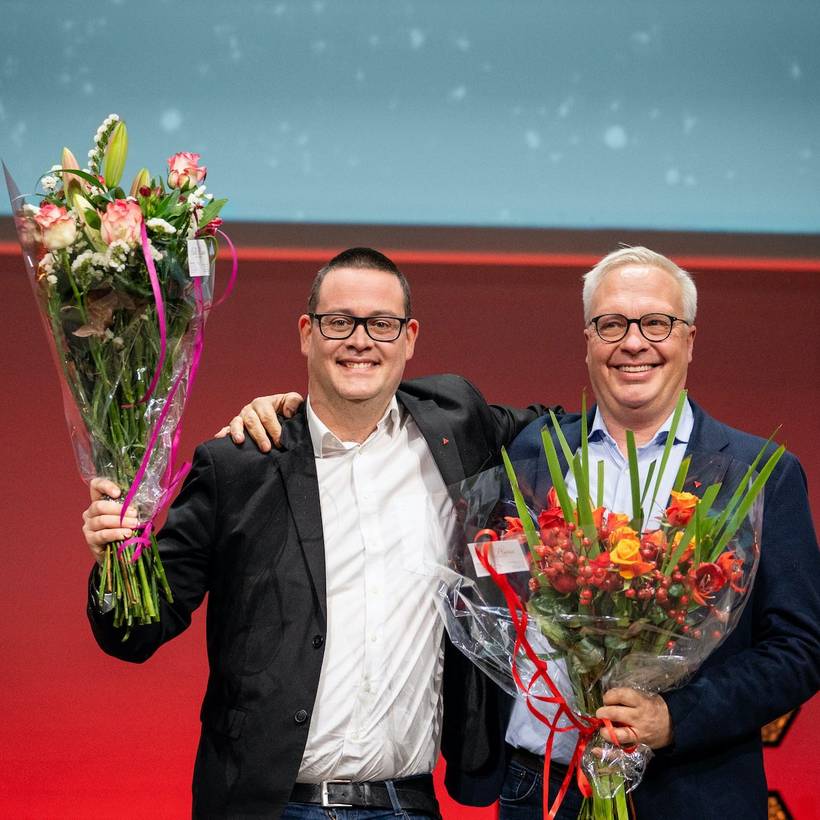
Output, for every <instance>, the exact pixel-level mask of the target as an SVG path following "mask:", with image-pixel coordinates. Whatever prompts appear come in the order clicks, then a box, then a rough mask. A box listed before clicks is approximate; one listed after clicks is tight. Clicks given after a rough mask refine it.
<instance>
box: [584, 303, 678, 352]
mask: <svg viewBox="0 0 820 820" xmlns="http://www.w3.org/2000/svg"><path fill="white" fill-rule="evenodd" d="M604 316H620V317H622V318H623V319H625V320H626V328H625V329H624V333H623V336H619V337H618V338H617V339H605V338H604V337H603V336H601V331H600V330H598V320H599V319H603V318H604ZM647 316H664V317H665V318H667V319H669V322H670V324H669V333H667V334H666V336H664V337H663V338H662V339H650V338H649V336H647V335H646V334H645V333H644V332H643V328H642V327H641V322H642V321H643V320H644V319H645V318H646V317H647ZM675 322H682V323H683V324H685V325H686V326H687V327H691V326H692V323H691V322H687V321H686V319H681V318H680V317H678V316H672V315H671V314H669V313H661V312H660V311H658V310H652V311H650V312H649V313H644V314H643V316H639V317H638V318H637V319H630V318H629V317H628V316H624V314H623V313H602V314H600V315H599V316H593V317H592V318H591V319H590V320H589V322H588V323H587V324H588V325H594V326H595V333H596V334H597V336H598V338H599V339H600V340H601V341H602V342H606V343H607V344H610V345H614V344H618V342H622V341H623V340H624V339H625V338H626V337H627V336H628V335H629V328H630V326H631V325H633V324H634V325H637V326H638V333H640V334H641V336H643V337H644V339H646V341H647V342H665V341H666V340H667V339H668V338H669V337H670V336H671V335H672V331H673V330H674V329H675Z"/></svg>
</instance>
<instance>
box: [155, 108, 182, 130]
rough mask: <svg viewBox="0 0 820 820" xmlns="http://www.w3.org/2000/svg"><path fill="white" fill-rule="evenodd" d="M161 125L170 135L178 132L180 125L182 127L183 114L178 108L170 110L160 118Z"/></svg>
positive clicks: (164, 112)
mask: <svg viewBox="0 0 820 820" xmlns="http://www.w3.org/2000/svg"><path fill="white" fill-rule="evenodd" d="M159 124H160V127H161V128H162V130H163V131H168V132H169V133H170V132H172V131H177V130H179V127H180V125H182V114H180V112H179V111H178V110H177V109H176V108H168V109H166V110H165V111H163V112H162V116H161V117H160V118H159Z"/></svg>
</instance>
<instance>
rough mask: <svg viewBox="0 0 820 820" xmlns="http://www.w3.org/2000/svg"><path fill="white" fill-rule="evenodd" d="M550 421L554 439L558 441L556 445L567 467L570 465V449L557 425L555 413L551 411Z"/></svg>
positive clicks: (571, 456) (571, 455)
mask: <svg viewBox="0 0 820 820" xmlns="http://www.w3.org/2000/svg"><path fill="white" fill-rule="evenodd" d="M550 421H552V428H553V430H555V437H556V438H557V439H558V443H559V444H560V445H561V452H563V454H564V460H565V461H566V462H567V465H568V466H569V465H571V464H572V458H573V452H572V450H571V449H570V446H569V442H568V441H567V437H566V436H565V435H564V431H563V430H562V429H561V426H560V425H559V424H558V419H557V418H556V416H555V413H554V412H553V411H552V410H550Z"/></svg>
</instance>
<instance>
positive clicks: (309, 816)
mask: <svg viewBox="0 0 820 820" xmlns="http://www.w3.org/2000/svg"><path fill="white" fill-rule="evenodd" d="M282 820H430V816H429V815H427V814H410V813H409V812H406V811H404V809H400V810H399V811H398V812H396V811H394V810H393V809H358V808H353V809H323V808H322V807H321V806H318V805H316V804H315V803H288V804H287V806H285V811H284V812H283V814H282Z"/></svg>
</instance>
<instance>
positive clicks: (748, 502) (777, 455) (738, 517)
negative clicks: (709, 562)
mask: <svg viewBox="0 0 820 820" xmlns="http://www.w3.org/2000/svg"><path fill="white" fill-rule="evenodd" d="M764 446H765V445H764ZM785 452H786V448H785V447H784V446H783V445H782V444H781V445H780V446H779V447H778V448H777V449H776V450H775V451H774V452H773V453H772V454H771V455H770V456H769V459H768V461H767V462H766V464H765V465H764V466H763V469H762V470H761V471H760V472H759V473H758V475H757V477H756V478H755V480H754V481H753V482H752V486H751V487H750V488H749V489H748V491H747V492H746V494H745V495H744V496H743V500H742V501H741V502H740V504H739V505H738V508H737V510H736V511H735V512H734V514H733V515H732V517H731V518H730V519H729V521H728V523H727V524H726V528H725V529H724V530H723V532H722V533H721V534H720V536H719V538H718V539H717V541H716V543H715V546H714V549H713V551H712V555H713V556H714V557H715V558H716V557H717V556H718V555H720V554H721V553H722V552H723V550H724V548H725V547H726V545H727V544H728V543H729V540H730V539H731V538H732V536H733V535H734V534H735V533H736V532H737V531H738V529H739V528H740V525H741V524H742V523H743V519H744V518H746V515H747V514H748V512H749V510H750V509H751V506H752V504H753V503H754V501H755V499H756V498H757V496H758V495H760V492H761V490H762V489H763V487H764V485H765V484H766V482H767V481H768V480H769V476H770V475H771V474H772V471H773V470H774V468H775V467H776V466H777V462H778V461H780V459H781V458H782V456H783V453H785Z"/></svg>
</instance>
